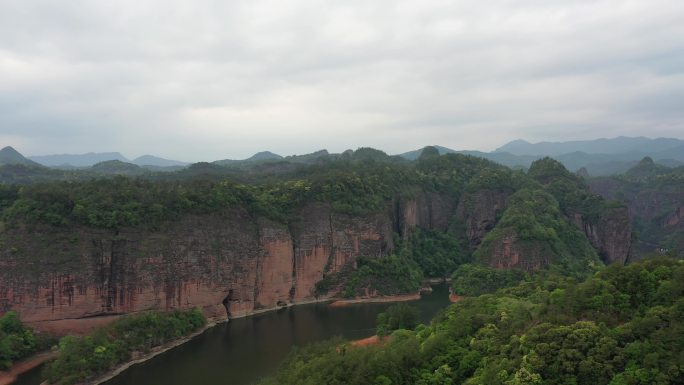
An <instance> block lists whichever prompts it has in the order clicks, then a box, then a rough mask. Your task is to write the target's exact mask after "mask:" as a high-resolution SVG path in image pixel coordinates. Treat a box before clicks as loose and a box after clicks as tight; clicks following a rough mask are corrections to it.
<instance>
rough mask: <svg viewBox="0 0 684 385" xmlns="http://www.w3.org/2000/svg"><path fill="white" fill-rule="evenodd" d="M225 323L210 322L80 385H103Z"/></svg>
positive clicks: (223, 321)
mask: <svg viewBox="0 0 684 385" xmlns="http://www.w3.org/2000/svg"><path fill="white" fill-rule="evenodd" d="M225 322H227V320H222V321H212V322H208V323H207V324H206V325H204V327H203V328H202V329H200V330H198V331H196V332H194V333H192V334H190V335H187V336H185V337H182V338H179V339H177V340H174V341H171V342H167V343H165V344H163V345H161V346H157V347H154V348H152V350H151V351H150V352H149V353H147V354H145V355H142V356H140V357H137V358H135V359H133V360H131V361H128V362H125V363H123V364H121V365H119V366H117V367H115V368H113V369H111V370H110V371H108V372H107V373H105V374H103V375H102V376H99V377H97V378H95V379H94V380H90V381H86V382H84V383H81V384H79V385H100V384H103V383H105V382H107V381H109V380H111V379H112V378H114V377H116V376H118V375H119V374H121V373H122V372H124V371H125V370H126V369H128V368H130V367H131V366H133V365H137V364H141V363H143V362H145V361H149V360H151V359H153V358H154V357H156V356H158V355H160V354H162V353H166V352H168V351H169V350H171V349H173V348H175V347H178V346H181V345H183V344H184V343H186V342H189V341H190V340H192V339H193V338H195V337H197V336H199V335H201V334H202V333H204V332H206V331H207V330H209V329H211V328H213V327H214V326H216V325H218V324H220V323H225Z"/></svg>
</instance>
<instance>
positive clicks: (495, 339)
mask: <svg viewBox="0 0 684 385" xmlns="http://www.w3.org/2000/svg"><path fill="white" fill-rule="evenodd" d="M683 294H684V264H683V263H682V262H681V261H677V260H673V259H657V260H649V261H647V262H642V263H635V264H631V265H628V266H617V265H613V266H611V267H608V268H606V269H604V270H602V271H601V272H599V273H597V274H595V275H594V276H592V277H590V278H589V279H587V280H585V281H584V282H581V283H577V282H576V281H575V280H573V279H568V278H566V277H563V276H559V275H553V274H545V275H538V276H536V277H532V278H527V279H524V280H523V281H522V282H520V283H519V284H512V285H511V286H510V287H508V288H505V289H501V290H499V291H497V292H495V293H493V294H485V295H482V296H479V297H469V298H466V299H463V300H462V301H460V302H459V303H457V304H454V305H452V306H451V307H449V308H448V309H446V310H445V311H444V312H442V313H441V315H439V316H437V317H436V318H435V319H434V320H433V321H432V323H431V324H429V325H420V326H418V327H417V328H416V329H415V330H398V331H396V332H394V333H393V334H392V335H391V337H390V340H389V342H388V343H386V344H384V345H380V346H368V347H362V348H358V347H353V346H350V345H348V344H346V342H345V341H341V340H333V341H329V342H326V343H322V344H318V345H313V346H310V347H306V348H303V349H297V350H295V351H294V352H293V353H291V354H290V356H289V357H288V359H287V360H286V361H285V362H284V363H283V365H282V366H281V369H280V371H279V373H278V374H277V375H276V376H274V377H273V378H272V379H269V380H266V381H264V382H263V385H271V384H278V385H290V384H291V385H295V384H296V385H302V384H311V385H313V384H317V385H319V384H320V385H325V384H349V385H360V384H377V385H380V384H382V385H390V384H394V385H404V384H406V385H409V384H410V385H451V384H469V385H470V384H473V385H474V384H487V385H523V384H524V385H542V384H545V385H547V384H548V385H566V384H577V385H630V384H636V385H646V384H656V385H667V384H681V383H684V351H683V350H682V346H684V299H683V298H682V295H683Z"/></svg>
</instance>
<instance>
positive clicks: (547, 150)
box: [400, 137, 684, 176]
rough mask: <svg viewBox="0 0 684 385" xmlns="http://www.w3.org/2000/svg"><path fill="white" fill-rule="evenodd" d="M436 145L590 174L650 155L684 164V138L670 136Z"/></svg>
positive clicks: (617, 169) (411, 155)
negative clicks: (488, 148) (483, 148)
mask: <svg viewBox="0 0 684 385" xmlns="http://www.w3.org/2000/svg"><path fill="white" fill-rule="evenodd" d="M435 147H436V148H437V149H438V150H439V152H440V154H447V153H459V154H465V155H473V156H479V157H482V158H486V159H489V160H491V161H494V162H497V163H500V164H503V165H505V166H508V167H512V168H528V167H529V166H530V164H532V162H534V161H535V160H537V159H540V158H542V157H544V156H550V157H552V158H555V159H557V160H558V161H560V162H561V163H563V165H565V167H567V168H568V169H569V170H571V171H578V170H579V169H581V168H584V169H586V170H587V172H588V173H589V175H591V176H605V175H613V174H621V173H624V172H626V171H627V170H629V169H630V168H632V167H634V166H635V165H637V164H638V163H639V161H640V160H641V159H643V158H644V157H650V158H652V159H653V160H655V162H656V163H658V164H661V165H664V166H668V167H677V166H681V165H684V140H680V139H672V138H657V139H649V138H644V137H638V138H628V137H618V138H613V139H596V140H583V141H571V142H540V143H530V142H527V141H524V140H515V141H512V142H510V143H507V144H505V145H503V146H501V147H499V148H498V149H496V150H495V151H493V152H480V151H456V150H452V149H450V148H446V147H442V146H435ZM422 151H423V150H422V149H420V150H415V151H409V152H406V153H403V154H400V156H401V157H403V158H406V159H409V160H415V159H417V158H418V157H419V156H420V154H421V152H422Z"/></svg>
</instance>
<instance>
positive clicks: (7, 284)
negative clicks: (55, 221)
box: [0, 204, 395, 330]
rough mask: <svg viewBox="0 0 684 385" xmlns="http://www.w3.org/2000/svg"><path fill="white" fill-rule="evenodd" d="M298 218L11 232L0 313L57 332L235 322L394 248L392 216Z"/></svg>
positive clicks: (308, 295)
mask: <svg viewBox="0 0 684 385" xmlns="http://www.w3.org/2000/svg"><path fill="white" fill-rule="evenodd" d="M297 218H298V220H297V221H295V222H293V223H291V224H290V226H289V228H288V227H287V226H285V225H282V224H278V223H274V222H271V221H269V220H265V219H262V218H253V217H250V216H249V215H248V214H247V213H246V212H243V211H240V210H234V211H229V212H223V213H216V214H213V215H206V216H187V217H184V218H182V219H181V220H179V221H177V222H173V223H168V224H166V225H165V226H164V228H162V229H158V230H156V231H135V230H121V231H120V232H119V233H117V234H114V233H111V232H108V231H104V230H93V229H88V228H71V229H68V230H59V231H56V230H54V229H53V228H49V227H36V228H31V229H29V228H23V229H14V230H8V231H7V232H6V234H5V235H6V237H5V239H6V240H10V242H12V245H11V246H10V247H9V248H7V250H6V251H5V252H3V254H2V255H1V256H0V266H1V268H0V312H4V311H7V310H10V309H11V310H16V311H18V312H19V313H20V315H21V317H22V319H23V320H24V321H26V322H28V323H30V324H31V325H32V326H34V327H36V328H38V329H41V327H44V328H48V329H53V330H54V329H55V328H54V321H57V320H65V319H81V318H84V317H96V316H104V315H111V314H121V313H130V312H137V311H143V310H148V309H164V310H166V309H174V308H192V307H196V306H199V307H201V308H202V309H203V310H204V312H205V314H206V315H207V316H209V317H214V318H219V319H220V318H225V317H227V316H240V315H245V314H249V313H252V312H254V311H256V310H259V309H264V308H273V307H276V306H278V305H279V304H284V303H296V302H301V301H305V300H310V299H313V298H314V297H315V295H314V288H315V283H316V282H317V281H319V280H320V279H321V278H322V277H323V273H324V272H335V271H338V270H339V269H340V268H342V267H343V266H344V265H346V264H348V263H353V261H354V259H355V258H356V257H357V256H360V255H368V256H377V255H382V254H386V253H388V252H389V251H390V250H392V249H393V248H394V245H393V234H394V227H395V223H394V219H393V217H392V214H391V213H387V214H378V215H373V216H368V217H364V218H352V217H349V216H347V215H342V214H335V213H333V212H332V211H331V210H330V209H329V208H328V207H327V206H325V205H321V204H311V205H308V206H305V207H303V208H302V209H301V212H300V214H299V215H298V216H297ZM29 234H30V235H29ZM27 239H30V241H25V240H27ZM22 240H23V241H22ZM93 322H96V319H95V318H93ZM57 329H59V327H57Z"/></svg>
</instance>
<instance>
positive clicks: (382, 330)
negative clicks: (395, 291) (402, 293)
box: [377, 303, 418, 336]
mask: <svg viewBox="0 0 684 385" xmlns="http://www.w3.org/2000/svg"><path fill="white" fill-rule="evenodd" d="M416 326H418V309H416V308H415V307H413V306H411V305H407V304H405V303H398V304H396V305H392V306H390V307H388V308H387V310H386V311H385V312H383V313H380V314H378V321H377V334H378V335H379V336H386V335H388V334H390V333H392V332H393V331H395V330H399V329H413V328H415V327H416Z"/></svg>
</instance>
